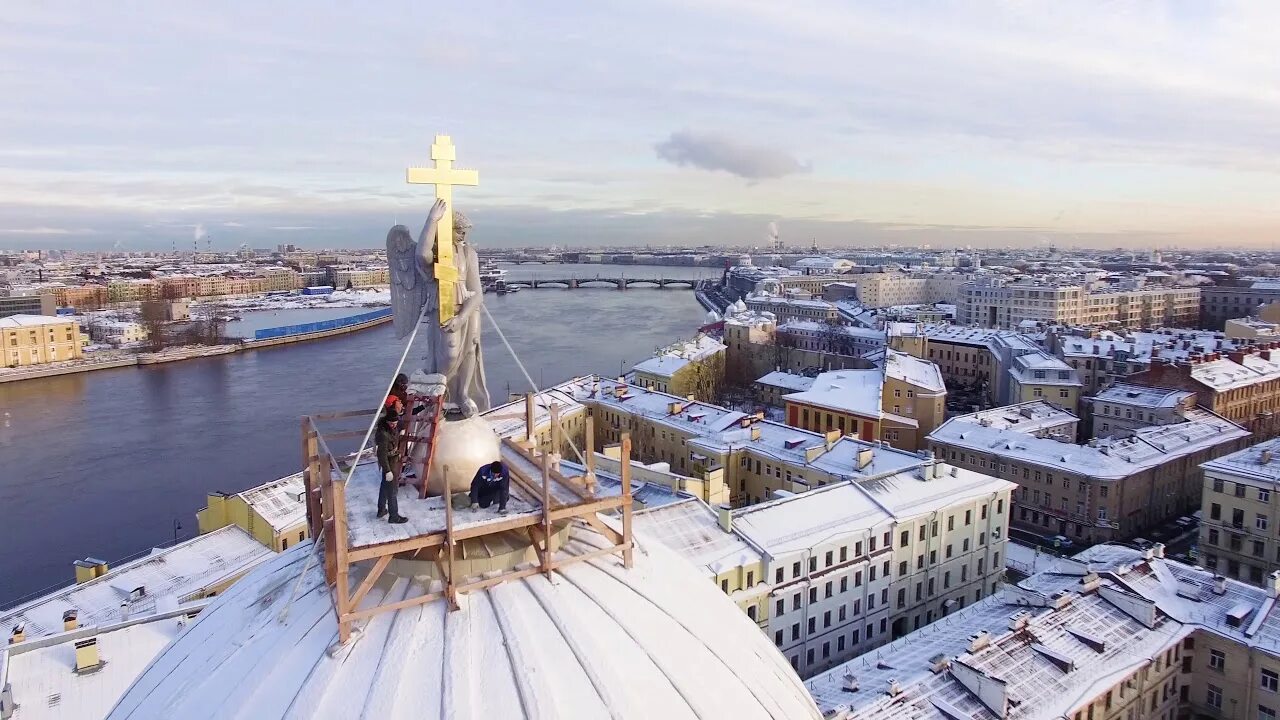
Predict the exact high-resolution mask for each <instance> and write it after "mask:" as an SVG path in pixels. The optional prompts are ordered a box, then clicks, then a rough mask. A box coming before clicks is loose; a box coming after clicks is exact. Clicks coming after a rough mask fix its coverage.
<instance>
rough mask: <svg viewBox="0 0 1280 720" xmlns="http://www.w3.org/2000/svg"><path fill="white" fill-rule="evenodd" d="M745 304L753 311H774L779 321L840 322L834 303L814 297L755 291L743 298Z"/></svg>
mask: <svg viewBox="0 0 1280 720" xmlns="http://www.w3.org/2000/svg"><path fill="white" fill-rule="evenodd" d="M742 302H743V304H744V305H745V306H746V308H747V310H749V311H751V312H757V313H760V312H767V313H773V316H774V317H775V318H777V319H778V322H784V323H785V322H788V321H790V320H812V321H816V322H819V323H833V324H834V323H838V322H840V313H839V311H838V310H836V306H835V305H834V304H833V303H830V302H827V301H826V300H822V299H814V298H812V297H796V296H780V295H766V294H764V293H753V294H751V295H748V296H747V297H745V298H743V300H742Z"/></svg>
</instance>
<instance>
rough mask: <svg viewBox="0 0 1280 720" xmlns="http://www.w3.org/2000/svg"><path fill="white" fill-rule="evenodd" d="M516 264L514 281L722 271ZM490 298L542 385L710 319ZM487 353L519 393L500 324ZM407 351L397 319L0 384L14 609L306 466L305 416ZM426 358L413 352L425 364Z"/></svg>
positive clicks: (676, 305)
mask: <svg viewBox="0 0 1280 720" xmlns="http://www.w3.org/2000/svg"><path fill="white" fill-rule="evenodd" d="M504 267H505V268H506V269H508V270H509V272H510V275H509V277H512V278H523V277H531V276H534V275H537V276H539V277H544V278H549V277H552V276H553V275H555V276H564V275H566V274H573V275H576V276H578V277H587V276H594V275H597V274H599V275H601V276H615V275H618V274H622V273H625V274H626V275H627V276H629V277H641V276H644V277H666V278H697V277H706V276H708V275H710V274H713V273H714V272H715V271H708V269H706V268H677V267H643V266H609V265H567V266H566V265H524V266H519V267H511V266H504ZM486 304H487V306H488V307H489V310H490V312H491V313H492V314H493V316H494V319H495V320H496V321H497V323H498V324H499V325H500V326H501V327H502V330H503V332H504V333H505V334H506V336H507V339H508V340H509V341H510V342H511V344H512V346H513V347H514V349H515V351H516V353H517V354H519V356H520V359H521V360H522V361H523V363H524V365H525V367H526V368H528V370H529V372H530V374H531V375H532V376H533V379H534V381H536V382H538V383H539V384H540V385H545V384H553V383H555V382H558V381H561V380H565V379H567V378H570V377H573V376H576V375H584V374H589V373H592V372H596V373H600V374H604V375H612V374H614V373H616V372H618V371H619V370H620V369H622V368H629V367H630V366H631V365H633V364H634V363H636V362H637V361H639V360H642V359H644V358H646V357H649V356H650V355H652V353H653V351H654V350H655V349H656V348H658V347H661V346H662V345H665V344H667V343H669V342H671V341H673V340H675V339H678V338H680V337H688V336H690V335H691V334H692V333H693V332H694V331H695V330H696V328H697V327H698V326H699V325H700V324H702V322H703V321H704V317H705V312H704V311H703V310H702V308H701V307H699V305H698V303H697V301H696V300H695V299H694V296H693V293H692V292H691V291H689V290H686V289H684V288H679V289H677V288H669V289H666V290H659V289H657V288H647V287H633V288H631V289H629V290H626V291H619V290H613V289H603V288H601V289H597V288H589V289H588V288H583V289H577V290H559V289H546V288H540V289H536V290H533V289H530V290H523V291H521V292H519V293H515V294H511V295H505V296H497V295H493V294H490V295H486ZM326 310H328V309H326ZM365 311H366V310H365V309H361V308H356V309H351V310H350V311H349V312H350V314H356V313H360V312H365ZM291 317H292V316H291ZM293 321H294V320H290V322H293ZM484 348H485V367H486V370H487V376H488V381H489V390H490V395H491V396H492V397H493V399H494V400H495V401H501V400H504V399H505V398H506V397H507V391H508V388H510V390H511V391H512V392H522V391H525V390H527V389H528V385H527V383H526V382H525V381H524V379H523V378H522V376H521V374H520V372H519V370H518V369H517V367H516V364H515V362H514V361H513V360H512V358H511V356H510V354H509V353H507V351H506V349H505V348H504V346H503V344H502V342H501V340H500V339H499V338H498V336H497V334H496V333H495V332H494V330H493V327H492V326H491V325H489V324H488V323H487V322H486V324H485V331H484ZM402 349H403V345H402V344H401V343H400V342H398V341H397V340H396V339H395V336H394V334H393V332H392V329H391V326H390V325H389V324H388V325H382V326H379V327H376V328H373V329H370V330H366V331H363V332H358V333H353V334H351V335H343V336H340V337H335V338H329V339H324V340H317V341H314V342H308V343H298V344H296V345H285V346H281V347H276V348H269V349H265V350H257V351H250V352H241V353H233V354H230V355H223V356H218V357H213V358H205V359H199V360H188V361H183V362H175V363H169V364H164V365H153V366H143V367H137V368H120V369H115V370H100V371H96V372H90V373H80V374H76V375H64V376H60V377H53V378H44V379H39V380H25V381H21V382H15V383H6V384H0V606H3V605H5V604H7V603H8V602H10V601H12V600H14V599H15V598H18V597H20V596H25V595H27V594H29V593H31V592H34V591H36V590H39V589H41V588H46V587H49V586H51V585H56V584H65V583H67V582H69V581H71V580H72V578H73V573H72V567H71V563H72V562H73V561H74V560H76V559H78V558H83V557H85V556H94V557H101V558H105V559H107V560H115V559H118V558H122V557H125V556H128V555H131V554H134V553H137V552H139V551H143V550H145V549H146V548H148V547H150V546H152V545H156V544H160V543H165V542H171V541H172V540H173V536H174V530H173V523H174V521H175V520H177V521H178V522H180V523H181V525H182V529H181V530H180V531H179V535H181V536H182V537H184V538H186V537H190V536H192V535H193V534H194V533H195V529H196V520H195V513H196V511H197V510H198V509H200V508H201V507H203V506H204V504H205V497H206V495H207V493H209V492H213V491H216V490H225V491H228V492H237V491H240V490H244V489H246V488H249V487H253V486H255V485H259V484H262V483H264V482H267V481H269V480H273V479H275V478H277V477H281V476H283V475H287V474H289V473H292V472H296V471H297V470H298V469H299V467H300V464H301V459H300V449H299V448H300V438H299V418H300V416H302V415H304V414H308V413H313V412H323V411H333V410H350V409H358V408H363V407H371V406H372V405H373V404H374V403H376V402H377V400H378V399H379V395H380V394H381V393H382V391H383V389H384V388H385V386H386V384H387V382H388V381H389V379H390V373H391V372H392V370H393V369H394V368H395V364H396V361H397V360H398V359H399V356H400V352H401V351H402ZM420 355H421V352H420V348H415V349H414V350H413V351H411V353H410V359H411V361H412V359H413V358H415V357H419V356H420Z"/></svg>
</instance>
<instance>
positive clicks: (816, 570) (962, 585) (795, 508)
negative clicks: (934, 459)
mask: <svg viewBox="0 0 1280 720" xmlns="http://www.w3.org/2000/svg"><path fill="white" fill-rule="evenodd" d="M1013 488H1014V485H1013V483H1010V482H1007V481H1004V480H999V479H996V478H993V477H991V476H988V475H983V474H981V473H977V472H973V471H971V470H966V469H962V468H956V467H952V466H948V465H944V464H942V463H931V464H928V465H925V466H923V467H921V468H917V469H914V470H908V471H902V472H898V473H895V474H892V475H888V476H885V477H880V478H878V479H875V480H854V481H847V482H841V483H835V484H830V485H827V486H825V487H822V488H818V489H815V490H812V491H810V492H807V493H802V494H799V495H795V496H791V497H783V498H780V499H777V500H773V501H771V502H767V503H762V504H759V505H754V506H751V507H747V508H741V509H738V510H734V511H732V513H731V518H730V519H729V527H730V528H731V530H732V532H733V533H735V534H737V535H740V536H741V537H742V538H744V539H745V540H746V541H747V542H748V543H749V544H750V545H751V546H752V547H755V548H759V549H760V550H761V551H762V552H763V553H764V556H765V558H766V572H765V581H766V582H768V583H769V596H770V600H769V607H770V611H769V622H768V626H767V628H766V632H767V633H768V634H769V637H770V638H771V639H772V640H773V642H774V644H775V645H776V646H777V647H778V648H779V649H780V650H782V652H783V654H784V655H786V656H787V658H788V659H789V660H790V662H791V664H792V666H793V667H795V668H796V670H797V671H798V672H799V673H800V674H801V676H802V677H805V676H809V675H812V674H813V673H815V672H819V671H821V670H823V669H825V668H828V667H830V666H831V665H833V664H835V663H838V662H841V661H842V660H843V659H847V658H849V657H852V656H854V655H857V654H860V653H862V652H865V651H866V650H869V649H871V648H874V647H877V646H879V645H882V644H884V643H886V642H888V641H889V640H890V639H892V638H894V637H898V636H901V635H903V634H906V633H907V632H910V631H911V630H913V629H915V628H918V627H920V626H922V625H926V624H928V623H930V622H933V621H935V620H937V619H940V618H942V617H943V616H945V615H947V614H949V613H950V612H952V611H953V610H955V609H958V608H961V607H964V605H965V604H966V603H971V602H974V601H975V600H977V599H980V598H982V597H984V596H985V595H987V594H989V593H991V592H992V591H993V590H994V589H995V586H996V584H997V583H998V581H999V577H1000V574H1001V572H1002V571H1003V561H1002V551H1003V548H1004V544H1005V536H1006V534H1007V527H1008V510H1009V506H1010V492H1011V491H1012V489H1013Z"/></svg>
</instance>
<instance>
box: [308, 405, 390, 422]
mask: <svg viewBox="0 0 1280 720" xmlns="http://www.w3.org/2000/svg"><path fill="white" fill-rule="evenodd" d="M377 412H378V409H377V408H370V409H368V410H347V411H345V412H331V413H315V414H313V415H311V420H312V421H313V422H314V421H316V420H339V419H341V418H349V417H360V416H361V415H364V416H369V415H376V414H377Z"/></svg>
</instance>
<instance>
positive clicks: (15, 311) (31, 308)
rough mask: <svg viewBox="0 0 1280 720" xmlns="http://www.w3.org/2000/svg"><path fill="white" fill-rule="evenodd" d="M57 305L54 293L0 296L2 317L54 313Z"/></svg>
mask: <svg viewBox="0 0 1280 720" xmlns="http://www.w3.org/2000/svg"><path fill="white" fill-rule="evenodd" d="M55 312H57V306H56V305H55V304H54V301H53V293H47V292H46V293H39V294H32V295H9V296H3V297H0V318H7V317H9V316H10V315H53V314H54V313H55Z"/></svg>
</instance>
